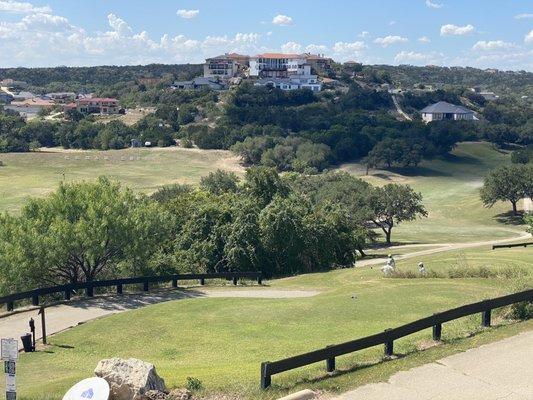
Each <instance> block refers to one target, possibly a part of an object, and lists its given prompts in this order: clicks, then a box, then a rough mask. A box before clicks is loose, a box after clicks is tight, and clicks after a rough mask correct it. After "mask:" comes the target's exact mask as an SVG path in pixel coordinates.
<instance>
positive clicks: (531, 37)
mask: <svg viewBox="0 0 533 400" xmlns="http://www.w3.org/2000/svg"><path fill="white" fill-rule="evenodd" d="M524 42H525V43H533V30H531V31H529V33H528V34H527V35H526V36H525V37H524Z"/></svg>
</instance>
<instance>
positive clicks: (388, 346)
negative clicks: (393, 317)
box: [385, 328, 394, 358]
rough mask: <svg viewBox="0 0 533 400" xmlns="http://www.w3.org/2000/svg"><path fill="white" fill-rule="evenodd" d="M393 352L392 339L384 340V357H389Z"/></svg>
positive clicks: (388, 329)
mask: <svg viewBox="0 0 533 400" xmlns="http://www.w3.org/2000/svg"><path fill="white" fill-rule="evenodd" d="M390 330H391V329H390V328H387V329H385V332H388V331H390ZM393 354H394V341H392V340H389V341H386V342H385V357H387V358H390V357H392V355H393Z"/></svg>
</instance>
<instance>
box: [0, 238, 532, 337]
mask: <svg viewBox="0 0 533 400" xmlns="http://www.w3.org/2000/svg"><path fill="white" fill-rule="evenodd" d="M512 232H514V233H519V234H520V235H519V236H515V237H512V238H508V239H500V240H491V241H483V242H467V243H435V244H420V245H413V244H408V245H403V246H395V247H394V246H393V247H385V248H382V250H384V251H390V252H391V253H394V250H395V249H400V248H404V247H405V248H413V249H415V248H417V247H421V248H423V250H417V251H413V252H410V253H406V254H402V255H398V256H395V259H396V260H405V259H409V258H414V257H419V256H424V255H429V254H434V253H440V252H444V251H451V250H460V249H467V248H472V247H480V246H485V245H486V246H490V245H493V244H503V243H509V242H513V241H517V240H523V239H527V238H529V237H531V235H530V234H529V233H526V232H520V231H515V230H513V231H512ZM427 247H430V248H427ZM490 251H492V250H490ZM383 263H384V259H383V258H381V259H380V258H375V259H368V260H361V261H358V262H357V267H358V268H359V267H364V266H372V265H378V264H383ZM319 293H320V292H318V291H314V290H289V289H271V288H267V287H237V288H231V289H229V288H228V289H224V288H205V287H202V288H189V289H182V290H162V291H158V292H155V291H153V292H148V293H143V292H141V293H135V294H125V295H123V296H101V297H99V296H97V297H94V298H90V299H87V298H85V299H80V300H73V301H70V302H68V303H61V304H58V305H54V306H50V307H47V308H46V322H47V323H46V326H47V334H48V335H50V334H53V333H57V332H60V331H63V330H66V329H69V328H72V327H74V326H76V325H79V324H81V323H85V322H88V321H90V320H93V319H96V318H101V317H104V316H106V315H110V314H115V313H119V312H124V311H129V310H134V309H137V308H141V307H145V306H148V305H150V304H157V303H162V302H165V301H172V300H179V299H184V298H200V297H228V298H268V299H290V298H302V297H311V296H315V295H317V294H319ZM30 318H33V319H35V320H36V324H35V325H36V327H37V337H39V338H40V337H41V327H40V321H38V319H39V316H38V315H37V311H36V310H35V309H29V310H28V311H24V312H19V313H16V314H13V315H9V316H6V317H3V318H1V317H0V337H15V338H18V337H20V335H21V334H23V333H25V332H27V331H28V321H29V319H30Z"/></svg>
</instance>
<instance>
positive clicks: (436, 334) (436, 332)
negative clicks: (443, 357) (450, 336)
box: [433, 314, 442, 342]
mask: <svg viewBox="0 0 533 400" xmlns="http://www.w3.org/2000/svg"><path fill="white" fill-rule="evenodd" d="M433 315H434V316H435V315H437V314H433ZM441 335H442V324H440V323H436V324H435V325H433V340H434V341H435V342H440V338H441Z"/></svg>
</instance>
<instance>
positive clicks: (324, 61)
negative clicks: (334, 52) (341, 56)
mask: <svg viewBox="0 0 533 400" xmlns="http://www.w3.org/2000/svg"><path fill="white" fill-rule="evenodd" d="M304 56H305V60H306V62H307V64H309V65H310V66H311V69H312V70H313V72H315V73H317V74H325V73H328V72H329V71H331V68H332V66H333V59H332V58H329V57H325V56H324V55H323V54H310V53H305V54H304Z"/></svg>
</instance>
